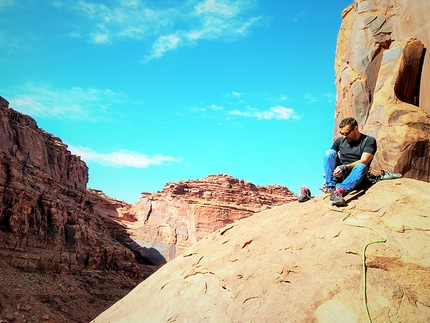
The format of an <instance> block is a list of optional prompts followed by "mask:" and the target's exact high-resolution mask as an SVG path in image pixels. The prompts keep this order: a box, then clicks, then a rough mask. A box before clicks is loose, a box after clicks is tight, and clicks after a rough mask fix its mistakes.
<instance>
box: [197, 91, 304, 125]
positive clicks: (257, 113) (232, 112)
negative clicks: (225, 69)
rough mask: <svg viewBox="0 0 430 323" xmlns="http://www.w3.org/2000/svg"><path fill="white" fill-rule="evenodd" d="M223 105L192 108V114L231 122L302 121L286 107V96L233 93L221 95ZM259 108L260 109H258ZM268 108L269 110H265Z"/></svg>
mask: <svg viewBox="0 0 430 323" xmlns="http://www.w3.org/2000/svg"><path fill="white" fill-rule="evenodd" d="M221 100H222V101H224V103H223V104H218V103H217V104H214V103H213V104H210V105H206V106H205V105H203V104H202V103H200V104H199V105H198V106H194V107H192V108H191V109H190V110H191V112H194V113H198V114H200V116H203V117H210V118H218V119H224V120H228V121H229V122H231V121H232V120H233V118H235V117H236V120H237V118H240V117H243V118H250V119H256V120H300V119H301V116H300V115H299V114H298V113H297V112H296V111H295V110H294V109H293V108H288V107H285V106H284V105H285V101H288V100H289V97H287V96H286V95H284V94H274V93H270V94H268V93H253V94H251V95H249V94H246V93H241V92H237V91H232V92H229V93H226V94H224V95H221ZM256 107H259V108H256ZM265 107H267V108H265Z"/></svg>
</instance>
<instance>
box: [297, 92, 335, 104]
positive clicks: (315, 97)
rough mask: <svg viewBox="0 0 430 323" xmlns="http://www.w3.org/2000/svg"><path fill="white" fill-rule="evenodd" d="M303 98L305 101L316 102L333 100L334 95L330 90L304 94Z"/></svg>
mask: <svg viewBox="0 0 430 323" xmlns="http://www.w3.org/2000/svg"><path fill="white" fill-rule="evenodd" d="M304 99H305V100H306V103H316V102H328V103H331V102H334V101H335V99H336V97H335V95H334V94H333V93H332V92H327V93H317V94H315V93H313V94H309V93H308V94H305V95H304Z"/></svg>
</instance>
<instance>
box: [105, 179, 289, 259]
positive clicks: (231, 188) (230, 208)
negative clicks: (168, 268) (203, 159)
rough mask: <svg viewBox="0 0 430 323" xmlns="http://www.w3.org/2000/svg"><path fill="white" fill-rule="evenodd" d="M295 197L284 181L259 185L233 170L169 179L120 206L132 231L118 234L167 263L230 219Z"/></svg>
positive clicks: (141, 251)
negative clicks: (232, 173)
mask: <svg viewBox="0 0 430 323" xmlns="http://www.w3.org/2000/svg"><path fill="white" fill-rule="evenodd" d="M295 200H297V196H296V195H295V194H294V193H292V192H290V191H289V190H288V189H287V188H286V187H284V186H280V185H269V186H257V185H254V184H252V183H250V182H247V181H244V180H239V179H236V178H234V177H232V176H229V175H210V176H207V177H205V178H203V179H201V180H189V181H180V182H178V183H167V184H166V185H165V186H164V188H163V190H162V191H161V192H157V193H154V194H147V193H144V194H142V197H141V199H140V201H139V202H138V203H136V204H134V205H130V206H128V207H125V208H122V209H119V210H118V213H119V217H118V219H117V221H118V222H119V223H121V224H122V225H124V226H125V227H126V236H125V237H122V238H121V236H118V235H115V234H113V235H114V236H115V237H116V239H118V240H119V241H122V242H123V243H124V244H125V245H128V246H129V248H130V249H132V250H134V251H135V252H136V253H137V254H138V255H141V256H142V257H143V258H144V259H146V260H148V261H149V262H150V263H152V264H163V263H165V262H167V261H170V260H172V259H173V258H175V257H176V256H178V255H179V254H181V253H182V252H183V250H185V249H186V248H188V247H189V246H190V245H192V244H193V243H195V242H197V241H199V240H201V239H202V238H204V237H205V236H206V235H207V234H209V233H212V232H214V231H215V230H218V229H220V228H222V227H224V226H225V225H227V224H231V223H233V222H235V221H237V220H239V219H242V218H246V217H249V216H251V215H253V214H254V213H256V212H259V211H262V210H265V209H268V208H271V207H273V206H276V205H281V204H284V203H289V202H292V201H295Z"/></svg>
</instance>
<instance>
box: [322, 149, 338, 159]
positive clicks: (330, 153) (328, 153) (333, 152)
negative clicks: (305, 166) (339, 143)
mask: <svg viewBox="0 0 430 323" xmlns="http://www.w3.org/2000/svg"><path fill="white" fill-rule="evenodd" d="M332 156H333V157H337V151H336V150H334V149H329V150H327V151H326V152H325V154H324V157H325V158H327V157H332Z"/></svg>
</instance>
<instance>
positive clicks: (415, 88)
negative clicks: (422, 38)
mask: <svg viewBox="0 0 430 323" xmlns="http://www.w3.org/2000/svg"><path fill="white" fill-rule="evenodd" d="M424 55H425V49H424V47H423V45H422V44H421V42H418V41H413V42H410V43H409V44H408V45H407V46H406V47H405V49H404V50H403V61H402V64H401V66H400V70H399V76H398V78H397V80H396V84H395V85H394V92H395V94H396V97H397V98H398V99H399V100H401V101H403V102H406V103H409V104H413V105H416V106H419V93H420V92H419V91H420V82H421V74H422V68H423V63H424Z"/></svg>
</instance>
